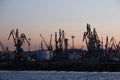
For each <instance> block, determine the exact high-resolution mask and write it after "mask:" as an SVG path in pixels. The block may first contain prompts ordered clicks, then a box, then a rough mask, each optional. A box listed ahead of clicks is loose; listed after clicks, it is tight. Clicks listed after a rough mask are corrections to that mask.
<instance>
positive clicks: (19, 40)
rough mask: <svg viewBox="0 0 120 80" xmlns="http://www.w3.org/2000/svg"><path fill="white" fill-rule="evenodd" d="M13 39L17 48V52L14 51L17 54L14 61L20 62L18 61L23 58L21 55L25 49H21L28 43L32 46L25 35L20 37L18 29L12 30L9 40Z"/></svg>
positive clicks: (22, 34)
mask: <svg viewBox="0 0 120 80" xmlns="http://www.w3.org/2000/svg"><path fill="white" fill-rule="evenodd" d="M11 37H12V38H13V41H14V46H15V47H16V50H15V51H14V53H15V56H14V59H15V61H18V60H19V61H20V60H21V58H22V57H21V53H22V52H23V49H22V48H21V47H22V45H23V43H25V42H27V44H28V45H30V42H29V41H28V39H27V38H26V36H25V34H24V33H21V34H20V35H19V32H18V29H16V31H15V30H14V29H12V30H11V32H10V34H9V37H8V40H9V39H10V38H11Z"/></svg>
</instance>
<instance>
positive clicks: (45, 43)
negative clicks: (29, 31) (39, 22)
mask: <svg viewBox="0 0 120 80" xmlns="http://www.w3.org/2000/svg"><path fill="white" fill-rule="evenodd" d="M40 37H41V38H42V40H43V42H44V43H45V45H46V47H47V48H48V49H49V46H48V44H47V43H46V41H45V39H44V38H43V36H42V34H40Z"/></svg>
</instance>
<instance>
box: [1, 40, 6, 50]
mask: <svg viewBox="0 0 120 80" xmlns="http://www.w3.org/2000/svg"><path fill="white" fill-rule="evenodd" d="M0 46H1V48H2V50H3V51H5V48H4V46H3V44H2V42H1V41H0Z"/></svg>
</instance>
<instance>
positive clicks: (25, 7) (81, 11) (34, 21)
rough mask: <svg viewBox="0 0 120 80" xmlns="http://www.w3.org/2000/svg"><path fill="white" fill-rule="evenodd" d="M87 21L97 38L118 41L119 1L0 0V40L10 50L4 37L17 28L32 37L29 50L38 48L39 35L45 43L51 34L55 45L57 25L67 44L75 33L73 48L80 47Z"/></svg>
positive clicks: (119, 27)
mask: <svg viewBox="0 0 120 80" xmlns="http://www.w3.org/2000/svg"><path fill="white" fill-rule="evenodd" d="M87 23H89V24H90V25H91V28H92V29H93V28H96V31H97V32H98V35H99V38H100V39H102V37H103V39H104V41H105V37H106V35H108V36H109V38H111V37H112V36H114V37H115V38H116V40H117V41H118V40H120V0H0V41H1V42H2V43H3V45H4V46H5V47H6V46H8V47H9V49H10V50H14V49H15V48H14V43H13V40H12V38H11V39H10V41H8V40H7V38H8V36H9V33H10V31H11V30H12V29H16V28H18V29H19V32H20V33H25V34H26V36H27V38H31V50H36V49H39V45H40V41H41V38H40V34H42V35H43V36H44V38H45V40H47V41H48V42H49V38H50V34H52V35H53V41H52V43H53V44H54V33H55V32H58V31H59V29H60V28H61V29H62V30H64V31H65V33H66V37H67V38H68V39H69V44H70V45H71V41H72V39H71V36H72V35H74V36H75V47H76V48H81V46H85V43H83V42H82V38H83V33H84V31H86V24H87ZM23 48H24V50H27V49H28V45H27V44H24V45H23ZM84 48H85V47H84ZM0 50H1V47H0Z"/></svg>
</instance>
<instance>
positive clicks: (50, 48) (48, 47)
mask: <svg viewBox="0 0 120 80" xmlns="http://www.w3.org/2000/svg"><path fill="white" fill-rule="evenodd" d="M40 37H41V38H42V40H43V42H44V44H45V46H46V47H47V49H48V50H50V51H52V45H51V42H52V35H51V37H50V43H49V45H48V44H47V42H46V41H45V39H44V38H43V36H42V34H40Z"/></svg>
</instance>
